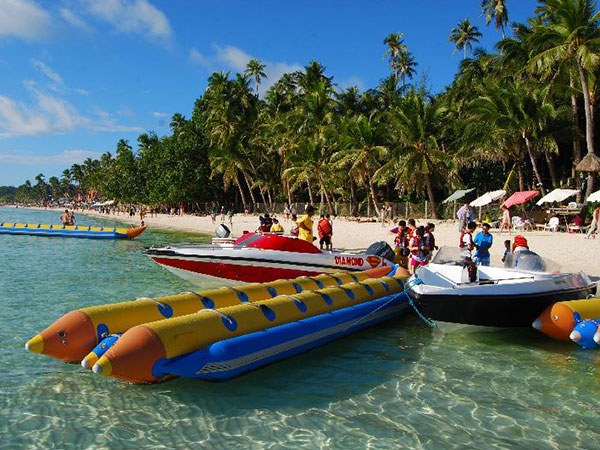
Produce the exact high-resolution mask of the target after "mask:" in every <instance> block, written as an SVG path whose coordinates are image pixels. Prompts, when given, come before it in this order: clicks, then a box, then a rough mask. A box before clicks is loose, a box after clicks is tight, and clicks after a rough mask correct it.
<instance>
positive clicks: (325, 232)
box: [317, 216, 333, 250]
mask: <svg viewBox="0 0 600 450" xmlns="http://www.w3.org/2000/svg"><path fill="white" fill-rule="evenodd" d="M317 231H318V233H319V247H320V248H321V250H323V246H325V250H330V249H331V234H332V233H333V229H332V228H331V222H330V221H329V220H327V218H326V217H325V216H321V217H320V218H319V223H318V224H317Z"/></svg>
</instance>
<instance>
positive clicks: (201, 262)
mask: <svg viewBox="0 0 600 450" xmlns="http://www.w3.org/2000/svg"><path fill="white" fill-rule="evenodd" d="M217 242H218V243H214V244H212V245H205V244H196V245H178V246H167V247H160V248H149V249H147V250H146V251H145V253H146V254H147V255H148V256H149V257H150V258H152V259H153V260H154V261H155V262H157V263H158V264H160V265H162V266H163V267H165V268H166V269H168V270H169V271H171V272H173V273H174V274H176V275H178V276H180V277H181V278H184V279H186V280H188V281H191V282H192V283H195V284H198V285H205V283H206V281H207V280H214V279H220V280H223V279H225V280H229V281H233V282H243V283H253V282H257V283H263V282H268V281H274V280H278V279H289V278H296V277H299V276H314V275H318V274H321V273H335V272H340V271H351V272H352V271H362V270H367V269H373V268H375V267H383V266H390V265H393V264H392V263H391V262H390V261H389V260H388V259H386V258H392V257H393V251H392V250H391V248H389V246H387V245H386V244H384V243H382V244H378V245H375V247H374V246H371V247H370V249H371V248H376V250H371V251H366V252H363V253H360V252H359V253H344V252H335V251H322V250H319V249H318V248H317V247H315V246H314V245H312V244H311V243H309V242H306V241H303V240H301V239H298V238H295V237H291V236H281V235H276V234H270V233H265V234H260V233H247V234H245V235H243V236H242V237H240V238H238V239H237V240H235V241H234V242H233V243H232V242H230V241H221V240H219V241H217ZM386 247H387V248H386ZM368 250H369V249H368Z"/></svg>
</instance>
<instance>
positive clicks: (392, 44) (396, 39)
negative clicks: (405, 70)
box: [383, 33, 406, 86]
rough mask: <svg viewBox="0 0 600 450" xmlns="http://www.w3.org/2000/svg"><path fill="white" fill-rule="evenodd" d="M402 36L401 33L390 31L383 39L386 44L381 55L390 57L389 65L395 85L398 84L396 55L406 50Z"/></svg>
mask: <svg viewBox="0 0 600 450" xmlns="http://www.w3.org/2000/svg"><path fill="white" fill-rule="evenodd" d="M403 36H404V34H403V33H390V34H388V35H387V36H386V38H385V39H384V40H383V45H387V46H388V49H387V50H386V51H385V53H384V54H383V57H384V58H385V57H386V56H388V57H389V59H390V67H391V68H392V73H393V74H394V80H395V82H396V86H398V56H399V55H400V52H403V51H406V45H404V43H403V42H404V41H403V40H402V37H403Z"/></svg>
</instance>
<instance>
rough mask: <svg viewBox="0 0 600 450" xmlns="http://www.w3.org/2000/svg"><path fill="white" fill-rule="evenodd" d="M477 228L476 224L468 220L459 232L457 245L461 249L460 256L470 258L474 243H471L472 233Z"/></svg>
mask: <svg viewBox="0 0 600 450" xmlns="http://www.w3.org/2000/svg"><path fill="white" fill-rule="evenodd" d="M476 228H477V224H476V223H475V222H469V223H468V224H467V228H466V229H465V230H463V231H462V233H460V242H459V243H458V246H459V247H460V248H461V249H462V251H461V252H460V256H461V258H470V257H471V251H473V249H474V248H475V244H474V243H473V233H474V232H475V229H476Z"/></svg>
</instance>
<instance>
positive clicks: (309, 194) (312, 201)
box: [306, 180, 315, 205]
mask: <svg viewBox="0 0 600 450" xmlns="http://www.w3.org/2000/svg"><path fill="white" fill-rule="evenodd" d="M306 186H307V187H308V198H309V200H310V204H311V205H314V204H315V200H314V199H313V193H312V189H311V187H310V180H306Z"/></svg>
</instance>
